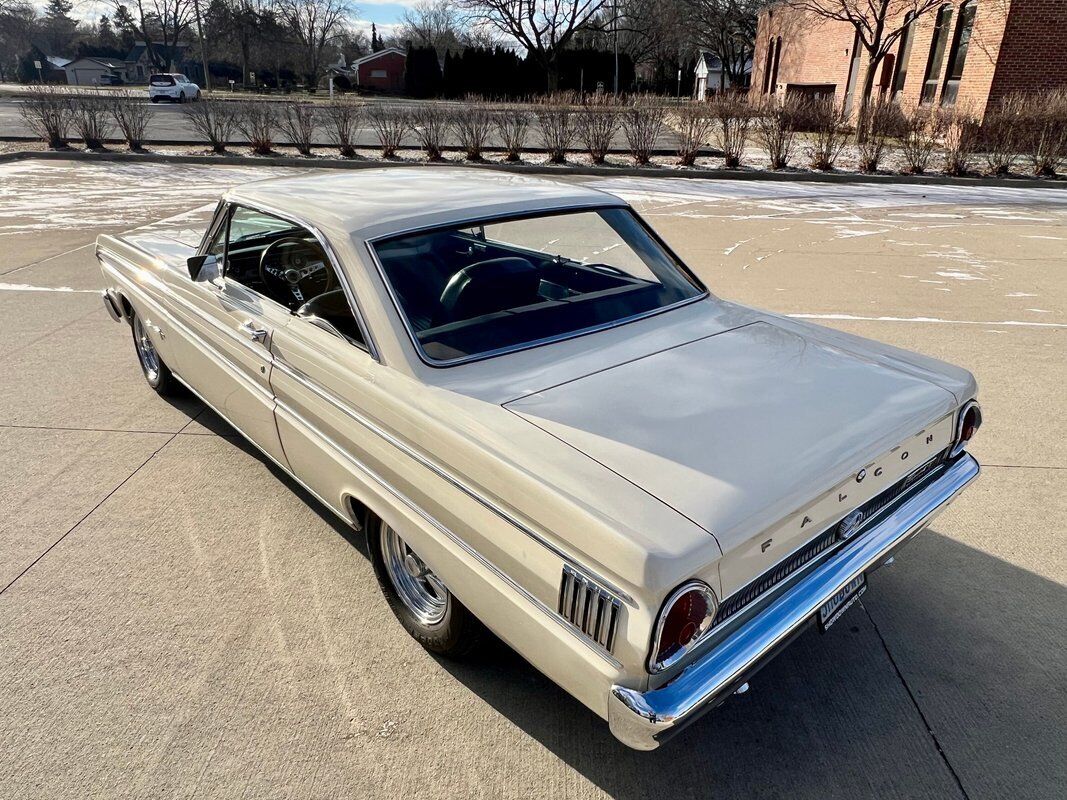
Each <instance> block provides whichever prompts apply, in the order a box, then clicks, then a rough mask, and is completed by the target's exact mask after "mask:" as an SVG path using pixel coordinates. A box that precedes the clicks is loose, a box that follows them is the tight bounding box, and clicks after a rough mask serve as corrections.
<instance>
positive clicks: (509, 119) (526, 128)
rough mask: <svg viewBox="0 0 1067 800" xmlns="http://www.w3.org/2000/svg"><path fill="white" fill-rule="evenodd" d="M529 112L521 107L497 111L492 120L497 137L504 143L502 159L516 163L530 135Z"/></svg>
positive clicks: (516, 106)
mask: <svg viewBox="0 0 1067 800" xmlns="http://www.w3.org/2000/svg"><path fill="white" fill-rule="evenodd" d="M530 122H531V117H530V112H529V110H528V109H526V108H525V107H523V106H519V105H508V106H504V107H503V108H501V109H499V110H498V111H497V113H496V116H495V118H494V123H495V125H496V132H497V135H498V136H499V137H500V140H501V141H502V142H503V143H504V159H505V160H507V161H518V160H519V159H520V158H521V156H522V150H523V148H524V147H526V139H527V138H528V137H529V135H530Z"/></svg>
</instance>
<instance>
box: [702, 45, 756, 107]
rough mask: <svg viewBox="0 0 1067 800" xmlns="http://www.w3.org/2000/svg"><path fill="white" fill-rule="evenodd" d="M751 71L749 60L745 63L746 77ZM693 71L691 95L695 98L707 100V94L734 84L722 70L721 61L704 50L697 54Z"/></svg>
mask: <svg viewBox="0 0 1067 800" xmlns="http://www.w3.org/2000/svg"><path fill="white" fill-rule="evenodd" d="M751 72H752V62H751V61H749V62H748V63H747V64H745V76H746V78H747V76H748V75H749V74H750V73H751ZM695 73H696V74H695V80H694V83H693V97H694V99H696V100H707V99H708V96H709V95H713V94H715V93H716V92H722V91H725V90H726V89H730V88H732V87H733V85H734V83H733V81H731V80H730V76H729V75H727V74H726V72H725V71H724V70H723V68H722V61H721V60H720V59H719V57H718V56H716V55H712V54H711V53H709V52H707V51H706V50H704V51H701V52H700V53H698V54H697V64H696V70H695ZM746 85H747V83H746Z"/></svg>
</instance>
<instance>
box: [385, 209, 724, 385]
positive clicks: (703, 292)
mask: <svg viewBox="0 0 1067 800" xmlns="http://www.w3.org/2000/svg"><path fill="white" fill-rule="evenodd" d="M606 209H622V210H624V211H629V212H630V214H631V215H632V216H633V218H634V219H635V220H636V221H637V223H638V224H639V225H640V226H641V227H642V228H643V229H644V231H645V232H646V233H647V234H648V235H649V236H650V237H651V238H652V240H653V241H655V242H656V244H657V245H659V246H660V247H661V248H663V251H664V252H665V253H667V255H668V256H670V258H671V260H672V261H674V265H675V267H677V269H678V270H679V271H680V272H681V273H682V274H683V275H685V277H686V278H688V279H689V280H690V281H691V282H692V283H693V286H694V287H695V288H696V289H698V290H699V292H698V294H697V295H696V296H695V297H688V298H686V299H685V300H679V301H678V302H677V303H672V304H671V305H669V306H663V307H662V308H656V309H652V310H650V311H645V312H642V313H640V314H634V315H633V316H629V317H625V318H623V319H618V320H614V321H612V322H605V323H601V324H600V325H595V326H593V327H591V328H583V329H582V330H580V331H574V332H571V333H562V334H558V335H556V336H546V337H544V338H542V339H535V340H533V341H530V342H523V343H522V344H517V345H511V346H510V347H500V348H497V349H496V350H490V351H488V352H485V353H476V354H474V355H470V356H463V357H461V358H452V359H448V360H447V361H442V360H440V359H436V358H430V357H429V356H428V355H426V353H425V351H423V349H422V345H421V344H420V343H419V337H418V335H417V334H416V333H415V330H414V329H413V328H412V327H411V323H410V322H409V321H408V317H407V314H405V313H404V308H403V306H402V305H401V304H400V298H398V297H397V295H396V292H395V291H394V290H393V285H392V283H391V282H390V280H389V277H388V276H387V275H386V274H385V268H384V267H383V266H382V262H381V259H379V258H378V253H377V252H376V251H375V249H374V245H375V244H377V243H379V242H384V241H387V240H390V239H397V238H400V237H403V236H411V235H414V234H417V233H429V232H430V231H434V230H441V229H451V228H459V227H462V226H465V225H477V224H479V223H481V224H484V223H486V222H504V221H508V220H519V219H533V218H537V217H552V216H560V215H563V214H571V213H575V212H578V213H581V212H595V211H602V210H606ZM364 246H365V247H366V248H367V252H368V253H369V254H370V258H371V261H372V262H373V263H374V266H375V268H376V269H377V270H378V277H380V278H381V280H382V283H383V284H384V285H385V290H386V292H387V293H388V294H389V298H390V299H391V300H392V301H393V307H394V308H395V309H396V312H397V315H398V316H399V317H400V322H401V324H402V325H403V326H404V330H405V331H407V334H408V338H409V339H411V344H412V345H413V346H414V348H415V354H416V355H417V356H418V357H419V360H420V361H422V363H424V364H426V366H428V367H433V368H435V369H443V368H448V367H456V366H459V365H461V364H470V363H472V362H475V361H484V360H485V359H488V358H496V357H497V356H502V355H506V354H508V353H515V352H518V351H521V350H530V349H533V348H535V347H543V346H545V345H549V344H554V343H556V342H562V341H566V340H568V339H577V338H580V337H582V336H589V335H590V334H594V333H601V332H602V331H606V330H611V329H612V328H618V327H621V326H623V325H628V324H629V323H631V322H637V321H638V320H642V319H647V318H649V317H654V316H656V315H658V314H663V313H665V312H667V311H673V310H674V309H676V308H681V307H682V306H687V305H689V304H690V303H696V302H699V301H701V300H705V299H707V298H708V297H711V292H709V291H708V289H707V287H706V286H704V284H703V283H702V282H701V281H700V279H699V278H697V276H696V275H695V274H694V273H693V271H692V270H691V269H689V267H687V266H686V265H685V262H684V261H682V260H681V259H680V258H679V257H678V255H677V254H676V253H675V252H674V251H673V250H671V249H670V247H668V246H667V244H666V242H664V241H663V240H662V239H661V238H660V237H659V236H658V235H657V234H656V232H655V231H653V230H652V228H651V227H650V226H649V225H648V223H647V222H645V220H644V219H642V217H641V215H640V214H638V213H637V212H636V211H634V210H633V208H631V207H630V206H629V204H627V203H624V202H622V201H619V203H618V204H615V203H610V202H604V203H598V204H591V205H572V206H558V207H553V208H548V209H541V210H540V211H536V210H535V211H529V212H521V213H515V212H509V213H501V214H492V215H489V216H482V217H474V218H470V219H461V220H459V221H457V222H449V223H445V224H443V225H441V224H438V225H426V226H422V227H414V228H410V229H405V230H401V231H392V232H390V233H385V234H380V235H378V236H374V237H372V238H369V239H366V240H364Z"/></svg>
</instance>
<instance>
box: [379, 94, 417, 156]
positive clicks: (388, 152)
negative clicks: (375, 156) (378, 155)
mask: <svg viewBox="0 0 1067 800" xmlns="http://www.w3.org/2000/svg"><path fill="white" fill-rule="evenodd" d="M369 120H370V126H371V128H373V129H374V133H375V135H376V136H377V137H378V144H379V146H380V147H381V148H382V156H383V157H384V158H392V157H393V156H395V155H396V151H397V150H398V149H400V145H401V144H403V142H404V134H406V133H407V132H408V130H409V129H410V128H411V118H410V115H409V114H408V112H407V111H406V110H405V109H403V108H401V107H400V106H387V105H377V106H374V107H373V108H371V112H370V114H369Z"/></svg>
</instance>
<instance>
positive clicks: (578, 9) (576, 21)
mask: <svg viewBox="0 0 1067 800" xmlns="http://www.w3.org/2000/svg"><path fill="white" fill-rule="evenodd" d="M606 2H607V0H459V5H460V6H461V7H463V8H466V9H467V10H468V11H470V13H471V16H472V19H473V20H474V21H475V22H480V23H482V24H484V25H486V26H488V27H490V28H493V29H495V30H497V31H499V32H500V33H502V34H504V35H505V36H510V37H511V38H512V39H514V40H515V41H516V42H518V43H519V45H520V46H521V47H523V48H524V49H525V50H526V51H527V52H528V53H529V54H530V56H531V57H532V58H533V59H534V60H535V61H536V62H537V64H538V65H539V66H540V67H541V68H542V69H543V70H544V71H545V77H546V88H547V89H548V91H549V92H554V91H556V89H557V88H558V87H559V54H560V52H561V51H563V50H564V49H566V47H567V46H568V45H569V44H570V43H571V41H572V40H573V39H574V35H575V33H576V32H577V31H579V30H580V29H581V28H582V27H583V26H585V25H587V24H589V23H590V21H591V20H592V19H593V17H594V15H595V14H596V13H597V12H598V11H599V10H600V9H601V8H602V7H603V6H604V5H605V3H606Z"/></svg>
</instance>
